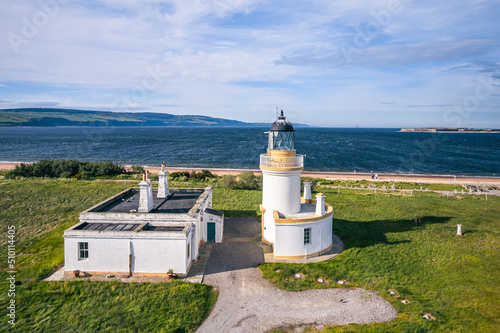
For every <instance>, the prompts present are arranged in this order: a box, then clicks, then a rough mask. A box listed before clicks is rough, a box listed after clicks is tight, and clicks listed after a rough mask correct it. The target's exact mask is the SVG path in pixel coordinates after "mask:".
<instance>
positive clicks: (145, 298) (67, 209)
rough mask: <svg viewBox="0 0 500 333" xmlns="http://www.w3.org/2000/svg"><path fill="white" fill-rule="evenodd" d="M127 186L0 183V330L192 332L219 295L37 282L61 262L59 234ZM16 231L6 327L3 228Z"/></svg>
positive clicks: (181, 286)
mask: <svg viewBox="0 0 500 333" xmlns="http://www.w3.org/2000/svg"><path fill="white" fill-rule="evenodd" d="M128 187H131V184H117V183H104V182H81V181H62V180H0V193H2V194H1V196H0V221H1V225H2V229H3V236H2V237H1V240H0V242H1V246H2V252H1V254H0V269H1V273H0V279H1V281H3V282H2V283H0V305H1V308H0V317H1V318H2V322H1V323H0V328H1V329H0V331H4V330H5V329H7V328H9V330H10V331H13V332H27V331H34V332H54V331H64V332H66V331H71V332H117V331H120V332H139V331H144V330H147V331H158V332H162V331H163V332H174V331H175V332H192V331H195V330H196V329H197V327H198V326H199V325H200V324H201V323H202V322H203V320H204V319H205V318H206V317H207V316H208V314H209V313H210V310H211V309H212V307H213V305H214V304H215V301H216V299H217V292H216V291H215V290H214V289H213V288H211V287H209V286H205V285H201V284H190V283H180V282H176V281H175V282H169V283H166V282H165V283H142V284H137V283H129V284H121V283H118V282H87V281H70V282H50V283H48V282H42V281H40V280H41V279H42V278H43V277H45V276H46V275H47V274H48V273H49V272H50V271H51V270H52V269H53V268H54V267H56V266H57V265H59V264H61V263H62V262H63V260H64V243H63V237H62V234H63V231H64V229H66V228H67V227H69V226H71V225H73V224H74V223H76V222H77V221H78V215H79V213H80V212H81V211H83V210H85V209H87V208H89V207H91V206H92V205H94V204H96V203H98V202H100V201H102V200H104V199H105V198H108V197H110V196H112V195H114V194H116V193H118V192H120V191H121V190H123V189H125V188H128ZM11 225H14V226H15V227H16V253H17V254H18V255H17V257H16V269H17V272H18V273H17V274H16V281H17V286H16V297H15V300H16V305H17V306H16V317H17V323H16V325H15V326H13V327H11V325H10V324H8V323H7V321H8V319H9V318H8V317H7V316H6V314H7V308H6V306H7V304H8V302H9V301H10V297H8V295H7V294H8V291H7V289H8V287H9V284H8V282H7V280H6V278H7V273H6V271H7V270H8V269H7V268H6V267H7V252H6V251H5V250H4V249H6V245H7V240H8V238H7V226H11Z"/></svg>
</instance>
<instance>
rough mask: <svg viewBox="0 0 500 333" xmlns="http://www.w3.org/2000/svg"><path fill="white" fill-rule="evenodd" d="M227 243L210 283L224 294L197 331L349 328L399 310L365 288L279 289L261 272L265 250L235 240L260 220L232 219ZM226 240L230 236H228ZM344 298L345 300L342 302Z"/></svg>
mask: <svg viewBox="0 0 500 333" xmlns="http://www.w3.org/2000/svg"><path fill="white" fill-rule="evenodd" d="M227 223H228V224H233V223H234V225H232V226H231V227H228V228H227V229H226V228H225V231H226V230H227V231H228V232H229V234H226V236H228V237H227V238H226V240H225V242H224V243H221V244H215V245H214V246H213V248H212V253H211V255H210V258H209V260H208V264H207V268H206V270H205V279H204V283H205V284H208V285H211V286H214V287H215V288H217V289H218V290H219V298H218V300H217V303H216V305H215V307H214V309H213V311H212V313H211V314H210V316H209V317H208V318H207V320H205V322H204V323H203V325H202V326H201V327H200V328H199V329H198V331H197V332H208V333H212V332H218V333H219V332H220V333H222V332H266V331H269V330H271V329H273V328H277V327H283V326H294V325H303V324H348V323H359V324H361V323H370V322H381V321H390V320H392V319H394V318H395V317H396V316H397V312H396V310H394V308H393V307H392V306H391V305H390V304H389V303H388V302H386V301H384V300H383V299H382V298H381V297H380V296H379V295H378V294H377V293H375V292H373V291H369V290H365V289H360V288H357V289H340V288H339V289H321V290H318V289H316V290H307V291H301V292H288V291H284V290H280V289H278V288H275V287H274V286H272V285H271V284H270V283H268V282H267V281H266V280H264V279H263V278H262V273H261V272H260V270H258V269H257V268H256V266H257V265H258V264H259V263H262V262H264V254H263V251H262V249H261V248H260V247H258V246H257V245H255V244H252V243H250V242H241V241H239V242H232V241H231V236H233V235H234V236H237V235H239V234H241V231H238V230H239V229H240V228H241V227H242V226H243V227H244V226H245V225H246V226H248V229H251V230H256V227H255V225H253V223H256V222H255V220H248V218H246V220H238V219H229V221H228V222H227ZM226 236H225V237H226ZM341 299H344V301H343V302H340V300H341Z"/></svg>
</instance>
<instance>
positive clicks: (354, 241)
mask: <svg viewBox="0 0 500 333" xmlns="http://www.w3.org/2000/svg"><path fill="white" fill-rule="evenodd" d="M450 219H451V217H438V216H423V217H422V218H421V222H420V223H415V222H414V221H413V219H412V220H401V219H400V220H374V221H349V220H342V219H334V220H333V229H334V233H335V234H336V235H338V236H339V237H340V238H341V239H342V241H343V242H344V249H349V248H353V247H358V248H359V247H368V246H373V245H376V244H392V245H395V244H402V243H410V242H411V241H410V240H401V241H397V242H391V241H389V240H388V239H387V236H386V235H387V233H402V232H407V231H413V230H421V229H422V230H423V229H424V228H425V226H426V225H429V224H443V223H447V222H449V221H450Z"/></svg>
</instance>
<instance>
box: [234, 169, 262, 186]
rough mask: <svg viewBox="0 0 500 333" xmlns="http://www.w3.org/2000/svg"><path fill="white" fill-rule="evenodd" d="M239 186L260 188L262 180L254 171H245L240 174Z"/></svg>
mask: <svg viewBox="0 0 500 333" xmlns="http://www.w3.org/2000/svg"><path fill="white" fill-rule="evenodd" d="M238 188H241V189H244V190H258V189H260V188H261V182H260V180H259V177H257V176H256V175H255V174H254V173H253V171H245V172H243V173H241V175H240V176H239V180H238Z"/></svg>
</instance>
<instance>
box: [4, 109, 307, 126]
mask: <svg viewBox="0 0 500 333" xmlns="http://www.w3.org/2000/svg"><path fill="white" fill-rule="evenodd" d="M7 126H8V127H15V126H29V127H32V126H34V127H68V126H86V127H88V126H90V127H102V126H108V127H116V126H118V127H121V126H139V127H140V126H155V127H268V126H269V124H268V123H246V122H243V121H238V120H231V119H223V118H215V117H208V116H202V115H174V114H169V113H154V112H111V111H92V110H74V109H58V108H19V109H0V127H7ZM308 126H309V125H305V124H297V127H308Z"/></svg>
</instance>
